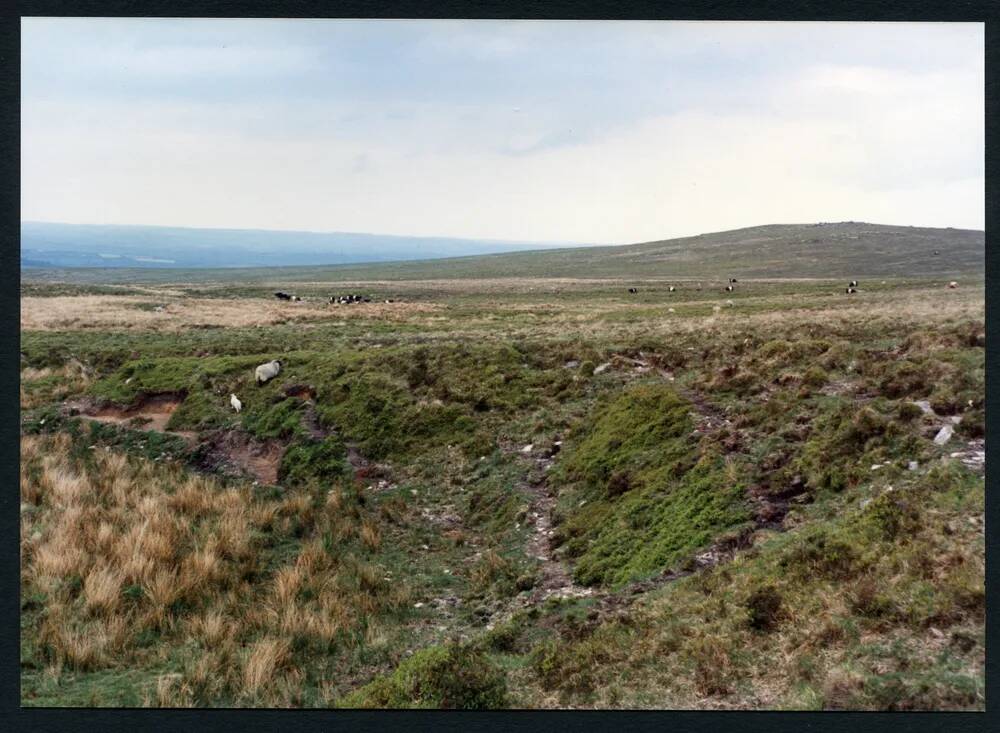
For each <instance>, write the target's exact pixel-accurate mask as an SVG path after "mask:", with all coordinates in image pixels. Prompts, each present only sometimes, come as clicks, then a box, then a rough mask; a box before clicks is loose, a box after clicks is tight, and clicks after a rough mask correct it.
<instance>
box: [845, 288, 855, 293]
mask: <svg viewBox="0 0 1000 733" xmlns="http://www.w3.org/2000/svg"><path fill="white" fill-rule="evenodd" d="M845 292H846V293H847V294H848V295H852V294H854V293H856V292H858V291H857V290H855V289H854V288H847V290H846V291H845Z"/></svg>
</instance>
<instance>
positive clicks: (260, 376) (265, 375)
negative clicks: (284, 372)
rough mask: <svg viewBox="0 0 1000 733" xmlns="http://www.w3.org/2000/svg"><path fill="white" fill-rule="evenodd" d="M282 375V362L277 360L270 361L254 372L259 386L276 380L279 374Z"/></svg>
mask: <svg viewBox="0 0 1000 733" xmlns="http://www.w3.org/2000/svg"><path fill="white" fill-rule="evenodd" d="M280 373H281V362H280V361H278V360H277V359H275V360H274V361H269V362H266V363H264V364H261V365H260V366H259V367H257V369H256V370H255V371H254V376H255V377H256V379H257V384H258V385H261V384H264V383H265V382H267V381H268V380H269V379H274V378H275V377H276V376H278V374H280Z"/></svg>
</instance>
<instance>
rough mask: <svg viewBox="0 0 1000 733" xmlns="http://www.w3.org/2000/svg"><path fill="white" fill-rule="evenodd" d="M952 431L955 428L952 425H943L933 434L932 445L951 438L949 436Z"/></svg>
mask: <svg viewBox="0 0 1000 733" xmlns="http://www.w3.org/2000/svg"><path fill="white" fill-rule="evenodd" d="M954 432H955V428H954V427H953V426H951V425H945V426H944V427H943V428H941V429H940V430H939V431H938V434H937V435H935V436H934V445H944V444H945V443H947V442H948V441H949V440H951V436H952V434H953V433H954Z"/></svg>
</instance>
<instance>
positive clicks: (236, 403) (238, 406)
mask: <svg viewBox="0 0 1000 733" xmlns="http://www.w3.org/2000/svg"><path fill="white" fill-rule="evenodd" d="M229 404H230V405H232V406H233V409H234V410H236V412H239V411H240V410H242V409H243V403H242V402H240V398H239V397H237V396H236V395H234V394H230V395H229Z"/></svg>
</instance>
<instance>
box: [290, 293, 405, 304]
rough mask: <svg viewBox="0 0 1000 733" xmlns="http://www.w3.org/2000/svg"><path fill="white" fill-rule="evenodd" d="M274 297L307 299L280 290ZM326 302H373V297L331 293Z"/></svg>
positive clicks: (292, 299) (390, 301)
mask: <svg viewBox="0 0 1000 733" xmlns="http://www.w3.org/2000/svg"><path fill="white" fill-rule="evenodd" d="M274 297H275V298H277V299H278V300H288V301H291V302H293V303H301V302H303V301H305V298H300V297H299V296H298V295H292V294H290V293H285V292H282V291H280V290H279V291H278V292H276V293H275V294H274ZM326 302H327V303H329V304H330V305H346V304H349V303H371V302H372V299H371V297H370V296H368V295H359V294H357V293H349V294H348V295H331V296H330V297H329V298H328V299H327V301H326ZM383 302H385V303H392V302H393V300H392V298H386V299H385V300H384V301H383Z"/></svg>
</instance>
